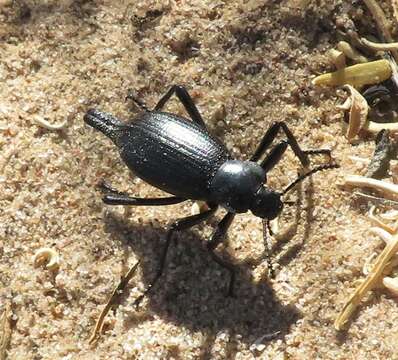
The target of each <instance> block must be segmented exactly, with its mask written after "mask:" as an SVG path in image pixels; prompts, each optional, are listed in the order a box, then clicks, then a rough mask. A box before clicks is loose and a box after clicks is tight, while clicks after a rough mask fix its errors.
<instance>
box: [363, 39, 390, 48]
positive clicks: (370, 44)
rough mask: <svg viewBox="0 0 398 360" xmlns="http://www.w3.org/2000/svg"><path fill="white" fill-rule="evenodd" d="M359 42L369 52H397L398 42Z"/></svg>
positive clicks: (365, 40)
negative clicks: (369, 50)
mask: <svg viewBox="0 0 398 360" xmlns="http://www.w3.org/2000/svg"><path fill="white" fill-rule="evenodd" d="M361 42H362V44H363V45H364V46H366V47H367V48H369V49H371V50H376V51H391V50H398V42H391V43H376V42H373V41H370V40H368V39H365V38H361Z"/></svg>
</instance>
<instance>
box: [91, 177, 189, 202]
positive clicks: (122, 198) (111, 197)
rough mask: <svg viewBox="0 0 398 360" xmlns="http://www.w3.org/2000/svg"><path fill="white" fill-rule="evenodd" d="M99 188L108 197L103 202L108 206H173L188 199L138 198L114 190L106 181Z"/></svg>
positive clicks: (99, 184)
mask: <svg viewBox="0 0 398 360" xmlns="http://www.w3.org/2000/svg"><path fill="white" fill-rule="evenodd" d="M97 187H98V188H99V189H100V190H101V191H102V192H103V193H105V194H106V195H104V196H103V198H102V201H103V202H104V203H105V204H107V205H134V206H140V205H147V206H156V205H173V204H178V203H180V202H183V201H186V200H187V199H185V198H182V197H177V196H169V197H164V198H137V197H132V196H130V195H129V194H127V193H125V192H122V191H119V190H116V189H114V188H113V187H112V186H111V185H109V184H108V183H107V182H106V181H105V180H101V181H100V182H99V183H98V185H97Z"/></svg>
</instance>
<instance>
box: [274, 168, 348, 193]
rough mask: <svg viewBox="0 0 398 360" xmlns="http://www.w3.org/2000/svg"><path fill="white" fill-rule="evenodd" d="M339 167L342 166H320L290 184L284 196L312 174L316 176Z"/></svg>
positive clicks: (284, 191)
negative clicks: (318, 173) (320, 172)
mask: <svg viewBox="0 0 398 360" xmlns="http://www.w3.org/2000/svg"><path fill="white" fill-rule="evenodd" d="M338 167H340V165H338V164H326V165H321V166H318V167H316V168H314V169H312V170H310V171H308V172H307V173H305V174H303V175H300V176H299V177H298V178H297V179H296V180H294V181H293V182H292V183H290V184H289V185H288V186H287V187H286V189H285V190H283V192H282V195H285V194H286V193H287V192H288V191H290V190H291V189H293V188H294V187H295V186H296V185H297V184H298V183H299V182H301V181H303V180H304V179H305V178H307V177H308V176H311V175H312V174H315V173H316V172H318V171H322V170H327V169H336V168H338Z"/></svg>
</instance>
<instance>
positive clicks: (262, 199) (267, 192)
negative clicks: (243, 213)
mask: <svg viewBox="0 0 398 360" xmlns="http://www.w3.org/2000/svg"><path fill="white" fill-rule="evenodd" d="M282 209H283V202H282V199H281V194H280V193H278V192H276V191H274V190H271V189H270V188H268V187H266V186H262V187H260V189H259V190H258V191H257V193H256V194H255V198H254V202H253V205H252V207H251V209H250V210H251V212H252V213H253V214H254V215H256V216H258V217H260V218H263V219H268V220H272V219H275V218H276V217H277V216H278V215H279V214H280V213H281V211H282Z"/></svg>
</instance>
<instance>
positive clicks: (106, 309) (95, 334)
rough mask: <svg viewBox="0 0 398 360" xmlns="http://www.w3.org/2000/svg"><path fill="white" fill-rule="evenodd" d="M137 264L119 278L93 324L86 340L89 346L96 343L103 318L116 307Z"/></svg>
mask: <svg viewBox="0 0 398 360" xmlns="http://www.w3.org/2000/svg"><path fill="white" fill-rule="evenodd" d="M139 263H140V262H139V261H137V262H136V263H135V264H134V265H133V266H132V267H131V268H130V270H129V271H128V272H127V273H126V275H124V276H122V277H121V279H120V282H119V284H118V285H117V286H116V287H115V289H114V290H113V292H112V294H111V296H110V297H109V299H108V302H107V303H106V305H105V307H104V308H103V310H102V311H101V314H100V316H99V317H98V320H97V322H96V324H95V328H94V331H93V333H92V335H91V337H90V339H89V340H88V343H89V344H93V343H94V342H96V341H97V340H98V338H99V336H100V334H101V333H102V330H103V327H104V320H105V316H106V315H107V314H108V312H109V310H110V309H111V307H112V306H113V305H116V303H117V301H118V300H119V298H120V296H121V294H122V293H123V290H124V289H125V288H126V286H127V284H128V283H129V281H130V280H131V278H132V277H133V275H134V273H135V270H136V269H137V267H138V265H139Z"/></svg>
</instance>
